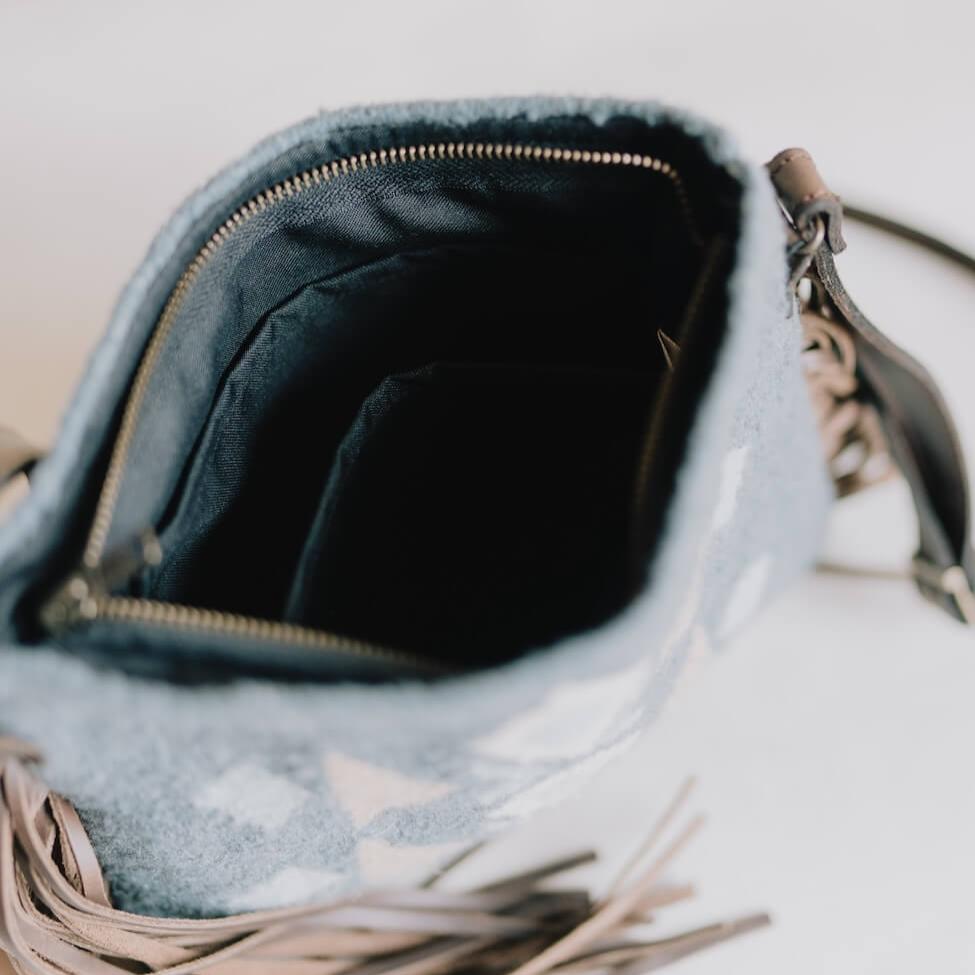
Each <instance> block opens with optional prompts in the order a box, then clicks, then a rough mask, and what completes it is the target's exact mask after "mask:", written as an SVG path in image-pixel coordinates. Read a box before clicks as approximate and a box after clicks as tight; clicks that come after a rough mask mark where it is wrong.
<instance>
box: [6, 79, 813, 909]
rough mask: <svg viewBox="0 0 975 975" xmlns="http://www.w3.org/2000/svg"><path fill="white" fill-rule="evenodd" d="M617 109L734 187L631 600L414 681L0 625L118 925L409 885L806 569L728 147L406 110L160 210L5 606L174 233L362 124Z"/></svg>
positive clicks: (803, 523) (573, 781)
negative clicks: (92, 646) (716, 323)
mask: <svg viewBox="0 0 975 975" xmlns="http://www.w3.org/2000/svg"><path fill="white" fill-rule="evenodd" d="M621 113H622V114H627V115H630V116H633V117H636V118H639V119H642V120H645V121H648V122H657V121H660V120H663V119H667V120H670V121H672V122H674V123H675V124H677V125H679V126H680V127H682V128H683V129H685V130H686V131H688V132H690V133H692V134H694V135H696V136H698V137H700V138H701V139H702V140H703V142H704V144H705V146H706V147H707V150H708V152H709V154H710V155H711V157H712V158H713V159H714V160H715V161H716V162H717V163H720V164H723V165H726V166H728V167H729V168H730V169H731V170H732V171H733V172H734V173H735V175H736V176H737V177H738V179H740V181H741V183H742V185H743V187H744V198H743V203H742V206H743V224H742V228H741V239H740V242H739V247H738V249H737V252H736V255H737V256H736V263H735V267H734V269H733V273H732V279H731V285H730V302H731V308H730V324H729V328H728V332H727V336H726V338H725V340H724V342H723V344H722V346H721V349H720V352H719V358H718V362H717V366H716V368H715V369H714V372H713V375H712V377H711V378H710V381H709V383H708V386H707V390H706V393H705V395H704V396H703V398H702V400H701V402H700V405H699V407H698V409H697V412H696V415H695V417H694V421H693V426H692V429H691V432H690V450H689V452H688V454H687V456H686V459H685V462H684V465H683V467H682V469H681V471H680V474H679V482H678V488H677V491H676V495H675V498H674V500H673V502H672V504H671V506H670V510H669V512H668V514H667V519H666V525H665V532H664V536H663V538H662V540H661V542H660V545H659V548H658V549H657V552H656V555H655V562H654V568H653V572H652V574H651V576H650V583H649V584H648V586H647V588H646V589H645V591H644V592H643V593H642V594H641V595H640V596H639V597H638V598H637V599H636V600H635V601H634V602H633V603H632V604H631V605H630V606H629V607H628V608H627V609H626V610H625V611H624V612H622V613H620V614H619V615H618V616H616V617H615V618H614V619H612V620H611V621H610V622H608V623H606V624H605V625H603V626H601V627H600V628H598V629H597V630H595V631H591V632H586V633H584V634H581V635H578V636H575V637H572V638H569V639H564V640H562V641H560V642H558V643H556V644H555V645H553V646H550V647H547V648H542V649H539V650H538V651H536V652H533V653H531V654H529V655H526V656H524V657H522V658H521V659H518V660H516V661H514V662H512V663H508V664H505V665H503V666H497V667H494V668H492V669H488V670H485V671H481V672H478V673H474V674H471V675H469V676H464V677H459V678H453V679H450V680H446V681H442V682H437V683H429V684H424V683H419V682H412V681H403V682H398V683H387V684H373V685H357V684H354V683H339V684H319V685H316V684H294V683H291V684H285V683H278V682H275V681H273V680H269V679H268V680H256V679H252V680H237V681H235V682H233V683H230V684H226V685H216V686H181V685H173V684H168V683H166V682H163V681H159V680H152V679H148V678H136V677H132V676H127V675H126V674H124V673H122V672H120V671H117V670H113V669H111V668H108V667H98V666H96V665H94V664H92V663H90V662H86V661H83V660H81V659H79V658H77V657H75V656H73V655H71V654H70V653H67V652H65V651H63V650H60V649H58V648H57V647H54V646H47V647H37V646H31V647H22V646H17V645H14V644H13V642H12V640H11V638H10V636H9V634H10V633H11V632H12V631H11V630H10V628H9V627H7V629H6V630H5V631H0V637H2V633H3V632H6V633H8V637H7V644H8V645H6V646H3V647H2V648H0V732H4V733H9V734H14V735H18V736H21V737H23V738H25V739H27V740H29V741H31V742H33V743H34V744H36V745H37V746H38V747H39V748H40V749H41V750H42V751H43V753H44V754H45V756H46V762H45V765H44V770H43V772H44V776H45V777H46V779H47V780H48V782H49V783H50V785H51V786H52V787H53V788H54V789H56V790H58V791H60V792H62V793H64V794H65V795H67V796H68V797H69V798H70V799H71V800H72V801H73V802H74V803H75V804H76V806H77V807H78V809H79V811H80V813H81V815H82V818H83V820H84V822H85V824H86V826H87V827H88V829H89V832H90V834H91V837H92V840H93V842H94V845H95V848H96V851H97V853H98V856H99V858H100V861H101V863H102V864H103V867H104V869H105V872H106V874H107V877H108V879H109V881H110V883H111V887H112V892H113V896H114V897H115V899H116V902H117V903H118V905H119V906H121V907H123V908H126V909H129V910H136V911H144V912H154V913H160V914H170V915H211V914H218V913H224V912H233V911H242V910H249V909H257V908H268V907H276V906H283V905H288V904H295V903H300V902H303V901H308V900H311V899H315V898H322V897H333V896H337V895H340V894H344V893H347V892H350V891H354V890H359V889H362V888H364V887H370V886H387V885H390V884H405V883H414V882H416V881H417V880H418V879H419V878H421V877H423V876H425V875H427V874H428V873H430V872H432V871H433V870H434V869H435V868H436V866H437V865H438V863H441V862H443V861H444V860H445V859H446V858H448V857H449V856H450V855H451V854H452V853H453V852H455V851H456V850H457V849H459V848H460V847H461V846H463V845H466V844H469V843H470V842H471V841H473V840H476V839H479V838H482V837H484V836H485V835H488V834H490V833H492V832H494V831H497V830H499V829H501V828H503V827H504V826H506V825H507V824H510V823H512V822H515V821H519V820H523V819H524V818H525V817H528V816H530V815H531V814H532V813H533V812H535V811H536V810H537V809H540V808H542V807H544V806H547V805H550V804H551V803H554V802H557V801H559V800H560V799H561V798H563V797H564V796H566V795H568V794H570V793H571V792H573V791H575V790H578V789H581V788H584V787H585V784H586V782H587V780H588V778H589V776H591V775H592V773H593V772H594V771H595V770H596V769H598V768H599V767H600V766H601V765H602V764H604V763H605V762H606V761H608V760H609V759H610V758H611V757H613V756H614V755H616V754H618V753H619V752H620V751H622V750H623V749H625V748H626V747H627V745H628V744H629V743H630V742H632V741H633V739H634V737H635V736H636V735H637V734H638V733H639V732H640V730H641V729H643V728H645V727H646V726H647V724H648V723H650V722H651V721H653V719H654V718H655V716H656V715H657V714H658V713H659V712H660V710H661V706H662V704H663V702H664V700H665V699H666V697H667V696H668V694H670V693H671V691H672V689H673V687H674V685H675V682H676V681H677V680H678V678H679V676H680V674H681V671H682V669H683V668H684V666H685V664H686V663H687V661H688V660H689V659H690V658H692V657H699V656H706V655H708V654H710V653H711V651H712V650H713V648H715V647H717V646H719V645H720V644H721V643H722V642H723V641H725V640H726V639H727V638H728V637H729V636H730V635H731V634H732V633H734V632H736V631H737V630H738V629H739V628H740V627H741V626H742V625H743V624H744V623H745V622H746V621H747V620H748V619H749V618H750V617H751V616H752V614H753V613H754V612H755V611H756V610H757V609H758V608H759V607H760V606H761V605H762V604H763V603H765V602H766V601H767V600H769V599H770V598H772V597H773V596H774V595H775V593H776V592H777V591H778V590H779V589H780V588H782V587H783V586H785V585H786V584H787V583H788V582H790V581H791V580H792V579H793V578H794V577H795V576H796V575H797V574H798V573H799V572H800V571H801V570H802V569H803V568H804V567H806V566H807V565H808V564H809V563H810V562H811V560H812V559H813V558H814V556H815V553H816V551H817V547H818V545H819V542H820V539H821V535H822V531H823V526H824V521H825V515H826V511H827V508H828V505H829V503H830V500H831V492H832V489H831V486H830V483H829V481H828V478H827V475H826V472H825V469H824V465H823V461H822V458H821V454H820V448H819V442H818V436H817V432H816V430H815V424H814V420H813V417H812V413H811V410H810V406H809V403H808V401H807V394H806V388H805V384H804V381H803V377H802V373H801V367H800V351H801V336H800V325H799V317H798V315H795V314H792V313H791V311H792V309H790V306H789V302H788V300H787V298H786V294H785V288H784V276H783V257H782V254H783V233H782V226H781V225H782V220H781V216H780V214H779V212H778V210H777V205H776V202H775V200H774V199H773V194H772V191H771V189H770V187H769V185H768V180H767V177H766V175H765V174H764V172H763V171H762V170H761V169H759V168H758V167H757V166H753V165H751V164H749V163H747V162H745V161H743V160H742V159H741V158H740V157H739V155H738V153H737V151H736V149H735V148H734V145H733V143H732V142H731V141H730V140H729V138H728V137H727V136H726V135H724V134H723V133H721V132H719V131H717V130H715V129H712V128H711V127H709V126H708V125H706V124H704V123H702V122H700V121H698V120H696V119H694V118H691V117H688V116H685V115H683V114H681V113H677V112H673V111H671V110H668V109H664V108H661V107H659V106H657V105H654V104H632V103H623V102H616V101H604V100H597V101H585V100H581V101H580V100H571V99H547V98H541V99H528V100H496V101H487V102H477V101H474V102H462V103H455V104H419V105H407V106H394V107H382V108H366V109H354V110H350V111H346V112H340V113H331V114H324V115H322V116H320V117H317V118H314V119H312V120H310V121H307V122H305V123H302V124H301V125H298V126H296V127H294V128H292V129H290V130H288V131H286V132H284V133H282V134H279V135H276V136H274V137H273V138H272V139H269V140H268V141H266V142H265V143H263V144H262V145H261V146H259V147H258V148H257V149H255V150H254V152H253V153H251V154H250V155H249V156H248V157H247V158H245V159H244V160H243V161H241V162H239V163H237V164H236V165H234V166H232V167H230V168H229V169H227V170H226V171H225V172H224V173H222V174H221V175H220V176H219V177H217V178H216V179H215V180H214V181H213V182H211V183H210V184H209V185H207V186H206V187H205V188H204V189H203V190H202V191H200V192H199V193H198V194H197V195H196V196H194V197H193V198H192V199H191V200H190V201H189V202H188V203H187V204H186V205H185V206H184V207H183V208H182V209H181V210H180V211H179V212H178V213H177V214H176V215H175V217H174V218H173V219H172V221H171V222H170V224H169V225H168V226H167V228H166V229H165V230H164V231H163V232H162V234H161V235H160V236H159V238H158V239H157V241H156V242H155V244H154V245H153V247H152V249H151V251H150V253H149V255H148V257H147V258H146V260H145V262H144V264H143V265H142V267H141V268H140V269H139V271H138V272H137V273H136V275H135V277H134V279H133V281H132V283H131V284H130V285H129V287H128V288H127V290H126V291H125V293H124V295H123V297H122V299H121V301H120V303H119V305H118V308H117V310H116V312H115V315H114V318H113V320H112V323H111V326H110V328H109V331H108V334H107V336H106V338H105V339H104V341H103V342H102V344H101V345H100V347H99V348H98V350H97V353H96V355H95V356H94V358H93V360H92V363H91V365H90V368H89V371H88V374H87V376H86V378H85V380H84V381H83V383H82V384H81V387H80V390H79V391H78V393H77V395H76V397H75V399H74V402H73V404H72V406H71V408H70V410H69V411H68V414H67V417H66V420H65V423H64V426H63V429H62V432H61V435H60V437H59V439H58V441H57V444H56V446H55V449H54V452H53V454H52V456H51V457H50V459H49V460H48V461H47V462H46V463H45V464H43V465H42V467H41V469H40V470H39V473H38V476H37V478H36V483H35V486H34V489H33V491H32V493H31V494H30V496H29V498H28V499H27V500H26V501H25V502H24V503H23V505H22V506H21V507H20V508H19V509H18V511H17V512H16V515H15V517H13V518H12V519H11V520H10V521H9V522H8V523H7V524H5V526H4V527H3V529H2V531H0V591H2V590H3V589H4V588H6V593H5V594H4V595H2V596H0V612H4V613H5V612H6V609H5V607H8V606H9V605H11V603H12V599H13V596H12V595H9V594H10V593H15V592H17V591H19V590H18V587H23V585H24V584H25V580H26V579H28V578H29V575H30V568H31V564H32V562H31V559H32V553H33V552H34V551H35V550H36V549H37V548H38V547H39V546H40V545H42V543H45V539H49V538H50V537H51V536H52V534H53V533H56V532H58V531H63V530H64V525H63V524H62V522H61V521H60V520H59V519H60V518H61V517H62V514H61V512H62V511H63V508H64V504H63V501H64V498H65V496H66V495H67V493H68V492H70V491H71V490H72V489H73V487H72V485H73V479H74V478H75V472H76V469H77V467H78V465H79V464H87V463H91V459H90V458H88V455H87V453H86V451H89V450H90V446H89V445H90V442H91V440H92V439H95V440H96V441H97V440H98V438H99V437H100V436H101V432H102V431H103V430H104V429H105V425H106V424H107V423H108V422H109V415H110V410H111V406H112V404H113V403H115V402H116V401H117V399H118V398H119V396H120V395H121V392H122V389H123V387H124V384H125V382H126V381H127V377H128V376H129V375H130V372H129V371H128V370H127V369H126V368H123V364H124V363H129V362H131V361H132V356H133V355H134V350H137V349H138V348H140V347H141V346H142V345H143V344H144V342H145V337H146V334H147V332H148V329H149V328H150V326H151V324H152V320H153V318H154V315H155V314H156V312H157V311H158V304H159V296H160V294H165V292H166V289H167V288H168V287H171V281H172V277H173V273H174V268H177V267H179V266H181V265H182V264H185V262H186V257H187V253H188V252H191V251H188V245H187V243H186V238H187V235H188V233H189V231H190V229H191V228H193V227H195V226H197V225H198V224H199V223H200V222H201V221H210V223H211V225H212V224H213V222H214V221H213V218H214V216H215V215H216V214H218V213H221V212H222V213H224V214H226V212H228V207H227V202H226V201H227V200H239V199H242V198H246V196H247V193H248V192H249V191H250V187H251V186H252V184H254V182H255V180H256V179H257V177H258V175H259V174H262V173H264V172H265V171H269V170H274V169H275V166H276V165H278V164H277V162H276V161H278V160H289V159H292V158H294V156H295V153H298V152H300V150H301V148H302V147H303V146H305V145H307V144H322V143H325V142H327V141H328V139H329V138H330V137H331V134H332V133H335V132H341V131H343V130H346V129H350V128H355V127H357V126H364V125H370V126H371V125H384V126H390V127H395V126H397V125H399V124H401V123H404V122H411V121H415V120H417V119H420V120H433V121H442V122H445V123H455V122H456V123H458V124H459V123H468V122H471V121H474V120H498V121H502V122H503V121H504V120H506V119H509V118H514V117H516V116H518V117H521V118H527V119H529V120H533V119H534V120H539V121H544V119H546V118H547V117H549V116H552V115H566V114H577V115H581V116H584V117H587V118H589V119H591V120H593V121H594V122H596V123H597V124H602V123H603V121H604V120H606V119H608V118H610V117H612V116H618V115H619V114H621ZM281 165H282V166H283V165H284V164H283V163H282V164H281ZM279 168H280V167H279ZM4 600H6V602H4ZM5 625H6V624H5ZM648 788H650V789H652V788H653V781H652V773H651V774H650V775H649V776H648Z"/></svg>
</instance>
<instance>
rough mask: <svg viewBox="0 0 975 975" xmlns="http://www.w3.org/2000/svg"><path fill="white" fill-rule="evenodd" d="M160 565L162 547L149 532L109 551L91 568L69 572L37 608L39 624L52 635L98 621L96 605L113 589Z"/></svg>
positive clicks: (153, 533) (151, 532)
mask: <svg viewBox="0 0 975 975" xmlns="http://www.w3.org/2000/svg"><path fill="white" fill-rule="evenodd" d="M161 561H162V546H161V545H160V544H159V539H158V538H157V536H156V533H155V532H154V531H152V529H147V530H146V531H144V532H143V533H142V534H141V535H138V536H136V537H135V538H134V539H132V540H131V541H129V542H126V543H125V544H124V545H121V546H119V547H118V548H116V549H113V550H112V551H111V552H109V553H108V555H106V556H105V557H104V558H103V559H102V560H101V561H100V562H99V563H98V565H95V566H82V567H81V568H79V569H78V570H77V571H76V572H73V573H72V574H71V575H70V576H69V577H68V579H67V580H66V581H65V582H64V583H62V585H61V586H60V587H59V588H58V589H57V590H56V592H55V593H54V594H53V595H52V596H51V597H50V598H49V599H48V600H47V601H46V602H45V603H44V605H43V607H42V608H41V623H42V624H43V625H44V627H45V629H47V630H48V631H50V632H52V633H57V632H60V631H63V630H64V629H66V628H68V627H70V626H72V625H74V624H76V623H80V622H90V621H91V620H94V619H97V618H98V610H99V604H100V602H101V601H102V600H103V599H105V598H107V597H108V596H109V595H110V593H111V592H112V590H113V589H115V588H116V587H118V586H120V585H122V584H123V583H125V582H128V581H129V579H131V578H132V577H133V576H134V575H136V574H137V573H138V572H141V571H142V570H143V569H145V568H147V567H148V566H154V565H159V563H160V562H161Z"/></svg>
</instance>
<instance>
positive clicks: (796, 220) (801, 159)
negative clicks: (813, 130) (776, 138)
mask: <svg viewBox="0 0 975 975" xmlns="http://www.w3.org/2000/svg"><path fill="white" fill-rule="evenodd" d="M768 171H769V176H770V177H771V178H772V183H773V185H774V186H775V192H776V193H777V194H778V197H779V200H780V201H781V203H782V206H783V207H784V208H785V210H786V212H787V213H788V214H789V218H790V219H791V220H792V223H793V225H794V226H795V228H796V230H797V231H798V233H799V236H800V237H801V238H802V240H804V241H809V240H811V239H812V238H813V237H814V236H815V227H816V224H817V218H819V219H820V220H821V221H822V223H823V224H824V226H825V238H826V243H827V245H828V246H829V249H830V250H831V251H832V252H833V253H834V254H839V253H840V251H842V250H845V249H846V241H845V240H844V239H843V205H842V203H841V202H840V198H839V197H838V196H837V195H836V194H835V193H833V192H832V191H831V190H830V188H829V187H828V186H827V185H826V181H825V180H824V179H823V177H822V176H820V174H819V170H818V169H817V168H816V163H815V162H813V158H812V156H811V155H809V153H808V152H807V151H806V150H805V149H784V150H783V151H782V152H780V153H779V154H778V155H777V156H775V157H774V158H773V159H771V160H770V161H769V163H768Z"/></svg>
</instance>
